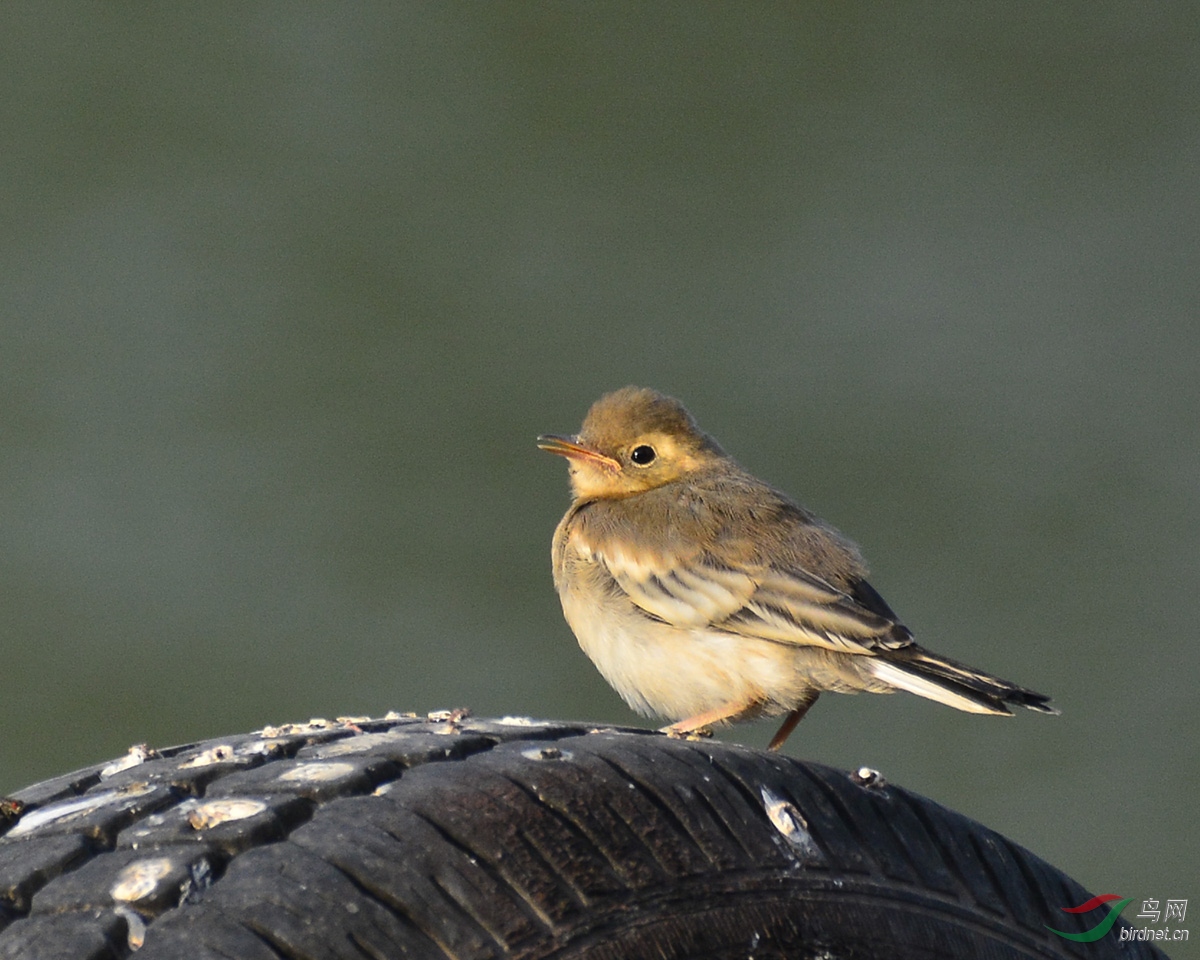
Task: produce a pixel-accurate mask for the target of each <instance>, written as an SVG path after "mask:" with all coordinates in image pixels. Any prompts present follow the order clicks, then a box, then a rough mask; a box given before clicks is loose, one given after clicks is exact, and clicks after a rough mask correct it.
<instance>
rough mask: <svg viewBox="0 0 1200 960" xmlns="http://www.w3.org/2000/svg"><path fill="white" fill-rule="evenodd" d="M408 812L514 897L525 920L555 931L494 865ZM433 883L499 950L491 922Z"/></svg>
mask: <svg viewBox="0 0 1200 960" xmlns="http://www.w3.org/2000/svg"><path fill="white" fill-rule="evenodd" d="M410 812H411V813H412V814H413V815H414V816H415V817H417V818H418V819H420V820H422V821H424V822H425V823H426V824H428V825H429V827H430V828H431V829H433V830H434V831H435V832H436V833H437V834H438V836H439V837H441V838H442V840H443V841H445V843H446V844H448V845H449V846H450V847H452V848H453V849H455V850H457V851H458V852H459V853H460V854H462V855H463V856H464V857H466V858H467V861H468V862H469V863H472V864H474V865H475V866H477V867H479V869H480V870H482V871H483V872H484V873H485V874H487V876H488V878H489V879H490V880H492V882H493V883H496V884H497V885H499V886H502V887H504V888H505V889H506V890H509V891H511V892H512V893H514V894H516V897H515V899H516V900H518V901H519V902H520V903H521V904H523V905H524V906H525V908H526V909H525V910H524V911H523V912H524V913H525V917H526V919H527V920H530V921H532V922H533V923H535V924H540V925H541V926H542V928H543V929H545V930H552V929H553V927H554V925H553V922H552V921H550V919H549V918H548V917H546V916H545V915H544V914H543V913H542V910H541V908H540V907H538V905H537V904H535V903H532V902H531V901H530V900H529V898H528V894H527V892H526V891H525V890H523V889H521V888H519V887H516V886H514V884H513V883H512V882H510V880H509V878H508V877H507V876H506V875H505V874H504V872H503V871H501V870H499V869H497V868H496V866H495V865H494V864H492V863H491V862H490V861H489V860H488V859H487V858H485V857H484V856H483V855H481V854H480V853H478V852H476V851H474V850H472V849H471V847H470V846H469V845H468V844H466V843H464V842H463V841H461V840H460V839H459V838H458V837H456V836H454V835H453V834H452V833H450V831H449V830H447V829H446V828H445V827H443V826H442V825H441V824H440V823H438V822H437V821H435V820H433V819H432V818H431V817H430V816H429V815H428V814H426V813H425V812H424V811H422V810H411V811H410ZM432 882H433V883H434V884H436V885H437V888H438V889H439V890H441V891H442V892H443V893H444V894H445V895H446V896H447V897H449V898H450V899H451V900H452V901H454V902H455V903H457V904H458V905H459V907H460V909H462V910H463V911H464V912H465V913H467V915H468V916H470V917H471V918H472V919H473V920H474V921H475V923H476V924H478V925H479V927H480V928H481V929H483V930H486V931H487V933H488V936H490V937H492V938H493V939H494V940H495V941H496V944H497V945H498V946H500V947H503V945H504V935H503V933H502V932H500V931H498V930H494V929H492V925H491V923H490V921H488V920H486V919H485V918H483V917H480V916H478V915H477V914H475V913H472V912H471V911H470V910H469V909H468V908H467V907H466V905H465V904H463V903H461V901H460V899H459V897H457V896H456V895H455V894H453V893H452V892H451V891H449V890H447V889H446V888H445V886H443V885H442V883H441V882H440V881H439V878H438V877H433V878H432Z"/></svg>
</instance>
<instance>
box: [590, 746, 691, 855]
mask: <svg viewBox="0 0 1200 960" xmlns="http://www.w3.org/2000/svg"><path fill="white" fill-rule="evenodd" d="M600 760H601V761H602V762H603V763H605V764H607V765H608V766H609V767H611V768H612V769H613V770H614V771H615V772H616V773H617V775H618V776H621V777H624V778H625V779H626V780H627V781H629V783H631V784H633V786H634V787H635V789H637V790H639V791H640V794H641V796H642V797H644V798H645V800H646V802H647V803H649V804H650V805H651V806H652V807H654V809H656V810H657V811H658V812H659V813H661V814H662V815H663V817H665V818H666V820H667V823H668V825H669V826H671V827H672V828H674V830H675V831H677V832H678V833H679V834H681V835H682V836H685V837H687V838H688V840H689V841H690V844H691V847H692V848H693V849H694V850H695V851H697V852H699V854H700V855H701V856H702V857H703V858H704V859H705V860H706V861H708V862H709V863H710V864H712V858H711V857H710V856H709V855H708V851H707V850H705V849H704V848H703V847H702V846H701V845H700V844H699V843H698V842H697V840H696V837H695V836H693V835H692V832H691V830H689V829H688V827H687V825H686V824H685V823H684V822H683V821H682V820H681V819H680V817H679V815H678V814H676V813H675V811H674V810H672V809H671V806H670V804H668V803H667V802H666V801H665V800H664V799H663V798H662V796H661V795H660V794H659V793H658V791H657V790H655V789H653V787H652V786H650V785H649V784H646V783H644V782H643V781H642V779H641V778H640V777H635V776H634V775H633V774H632V773H630V772H629V771H628V770H626V769H624V768H623V767H622V766H621V764H620V763H618V762H617V761H616V760H613V759H612V758H611V757H600ZM630 826H631V827H632V826H633V825H632V824H630ZM659 862H660V863H662V861H661V860H660V861H659ZM663 868H664V870H666V872H667V873H668V875H672V876H674V875H677V874H674V873H673V872H672V871H670V870H669V869H668V867H667V864H665V863H663Z"/></svg>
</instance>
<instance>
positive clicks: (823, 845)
mask: <svg viewBox="0 0 1200 960" xmlns="http://www.w3.org/2000/svg"><path fill="white" fill-rule="evenodd" d="M138 750H139V748H135V750H134V751H131V753H130V755H129V756H128V757H126V758H124V759H123V760H121V761H117V762H114V763H113V764H109V765H107V766H96V767H92V768H90V769H87V770H83V771H80V772H79V773H76V774H72V775H70V776H66V777H60V778H58V779H55V780H51V781H47V782H46V783H41V784H38V785H36V786H33V787H29V788H28V789H26V790H23V791H21V792H20V793H18V794H16V795H15V797H13V798H11V800H10V801H8V802H7V804H6V805H0V823H3V827H4V833H3V836H2V837H0V926H2V927H3V929H2V930H0V958H14V960H15V958H22V960H35V958H36V960H42V958H55V960H60V958H61V960H101V958H105V960H110V958H121V957H127V956H129V955H130V954H131V953H132V952H133V951H134V950H135V949H136V950H137V956H138V960H161V958H197V960H218V958H220V960H230V958H238V960H281V958H286V960H334V958H337V960H351V958H353V960H364V958H371V960H383V958H399V957H415V958H462V960H467V958H472V960H475V958H478V960H483V958H498V957H504V958H509V957H512V958H517V957H519V958H529V960H536V958H555V960H607V958H614V960H615V958H630V957H635V958H636V957H654V958H666V960H672V958H690V960H701V958H704V960H733V958H735V957H737V958H746V957H753V958H756V960H772V958H784V957H789V958H800V957H803V958H818V957H829V958H832V957H838V958H851V960H852V958H868V957H886V958H895V960H909V958H931V957H986V958H991V960H1000V958H1041V960H1045V958H1079V957H1096V958H1100V957H1118V956H1120V957H1122V958H1151V957H1162V956H1163V954H1161V953H1159V952H1158V951H1156V950H1154V949H1153V948H1151V947H1149V946H1148V945H1146V944H1144V943H1140V942H1124V943H1122V942H1118V931H1119V930H1120V929H1121V927H1122V926H1125V924H1120V925H1119V926H1118V927H1117V928H1115V930H1114V931H1113V932H1110V933H1109V934H1107V935H1106V936H1105V937H1103V938H1102V939H1101V940H1098V941H1096V942H1094V943H1090V944H1083V943H1075V942H1073V941H1070V940H1066V939H1063V938H1061V937H1058V936H1056V935H1055V934H1053V933H1051V932H1050V931H1049V930H1047V929H1046V925H1047V924H1049V925H1050V926H1053V927H1056V928H1058V929H1062V930H1074V931H1079V930H1083V929H1086V928H1087V927H1089V926H1092V925H1093V924H1094V922H1095V919H1096V916H1095V915H1094V914H1089V915H1085V916H1084V918H1083V919H1081V918H1080V917H1078V916H1073V915H1070V914H1064V913H1062V912H1061V910H1060V908H1061V907H1064V906H1073V905H1076V904H1080V903H1083V902H1084V901H1085V900H1087V899H1088V898H1089V896H1090V895H1089V894H1088V893H1087V892H1086V891H1084V890H1083V889H1082V888H1081V887H1080V886H1079V885H1078V884H1076V883H1075V882H1074V881H1072V880H1071V879H1069V878H1068V877H1066V876H1065V875H1064V874H1062V873H1060V872H1059V871H1058V870H1055V869H1054V868H1053V867H1051V866H1049V865H1048V864H1046V863H1044V862H1043V861H1042V860H1040V859H1038V858H1037V857H1036V856H1034V855H1033V854H1031V853H1029V852H1028V851H1025V850H1023V849H1021V848H1020V847H1018V846H1016V845H1015V844H1013V843H1012V842H1011V841H1009V840H1006V839H1005V838H1004V837H1002V836H1000V835H999V834H997V833H994V832H993V831H991V830H988V829H987V828H986V827H983V826H981V825H980V824H977V823H975V822H973V821H971V820H968V819H967V818H965V817H963V816H960V815H959V814H956V813H954V812H952V811H950V810H947V809H945V808H943V807H941V806H939V805H938V804H936V803H933V802H932V801H930V800H926V799H924V798H922V797H919V796H917V795H915V794H912V793H909V792H908V791H905V790H903V789H901V788H899V787H895V786H890V785H887V784H884V783H883V782H882V781H881V780H878V779H873V778H872V777H870V776H861V775H851V774H847V773H845V772H842V771H838V770H833V769H830V768H828V767H823V766H819V765H817V764H812V763H804V762H801V761H797V760H792V759H789V758H788V757H784V756H780V755H778V754H767V753H762V752H759V751H754V750H749V749H746V748H742V747H738V746H732V745H726V744H721V743H716V742H685V741H679V740H671V739H668V738H666V737H663V736H660V735H655V734H647V733H645V732H642V731H631V730H612V729H603V730H593V729H590V728H588V727H586V726H583V725H579V724H559V723H532V722H530V721H524V720H512V719H509V720H501V721H476V720H469V719H460V718H457V717H456V716H455V715H454V714H449V715H442V716H441V718H440V719H433V720H418V719H416V718H410V717H394V716H393V717H390V718H388V719H384V720H373V721H362V720H359V721H357V722H353V721H343V722H336V723H325V722H323V721H313V722H312V723H310V724H301V725H290V726H288V727H284V728H278V729H272V728H268V729H267V730H265V731H261V732H259V733H255V734H245V735H241V736H236V737H229V738H226V739H224V740H213V741H208V742H205V743H197V744H191V745H188V746H184V747H176V748H172V749H169V750H163V751H160V752H158V753H154V752H153V751H151V752H149V753H147V752H146V751H144V750H142V751H140V752H138ZM1089 917H1090V922H1088V921H1089Z"/></svg>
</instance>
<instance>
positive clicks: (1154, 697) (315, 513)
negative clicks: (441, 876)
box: [0, 2, 1200, 915]
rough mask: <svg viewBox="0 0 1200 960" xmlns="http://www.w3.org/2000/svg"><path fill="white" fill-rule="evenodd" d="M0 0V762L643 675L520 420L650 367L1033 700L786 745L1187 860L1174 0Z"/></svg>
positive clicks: (1181, 123) (1186, 547) (759, 468)
mask: <svg viewBox="0 0 1200 960" xmlns="http://www.w3.org/2000/svg"><path fill="white" fill-rule="evenodd" d="M51 9H54V10H57V12H56V13H55V12H50V11H51ZM22 11H23V12H22ZM0 19H2V21H3V22H2V23H0V63H2V66H0V72H2V76H3V90H2V93H3V96H2V97H0V118H2V121H3V123H2V129H3V144H4V148H3V150H2V151H0V170H2V175H0V190H2V191H3V192H2V195H0V204H2V206H0V238H2V243H3V252H2V256H0V290H2V291H3V308H2V317H3V319H2V321H0V322H2V328H0V439H2V448H0V454H2V455H0V543H2V545H3V546H2V549H0V563H2V564H3V569H2V581H0V584H2V585H0V604H2V608H0V615H2V618H3V625H4V632H3V641H2V650H3V660H2V668H0V729H2V730H3V735H2V737H0V792H2V791H8V790H13V789H16V788H19V787H21V786H23V785H25V784H28V783H30V782H32V781H34V780H37V779H42V778H46V777H49V776H51V775H55V774H58V773H62V772H64V771H66V770H68V769H71V768H73V767H77V766H81V765H84V764H88V763H93V762H96V761H99V760H103V759H106V758H109V757H112V756H114V755H116V754H118V753H121V752H123V751H124V750H125V748H126V747H127V746H129V745H130V744H131V743H135V742H140V741H149V742H150V743H151V745H159V746H162V745H167V744H171V743H178V742H183V741H188V740H194V739H198V738H205V737H213V736H219V735H222V734H226V733H233V732H239V731H243V730H248V729H252V728H257V727H261V726H262V725H264V724H267V723H277V722H282V721H289V720H303V719H306V718H308V717H311V716H334V715H344V714H368V713H369V714H380V713H382V712H384V711H386V710H388V709H392V708H395V709H401V710H418V711H426V710H430V709H435V708H442V707H455V706H469V707H471V708H472V709H473V710H474V711H475V712H476V713H477V714H481V715H496V714H509V713H512V714H530V715H534V716H539V717H563V718H588V719H594V720H599V721H608V722H617V723H645V722H647V721H640V720H638V719H637V718H636V717H634V716H633V715H632V714H630V713H629V712H628V711H627V710H626V709H625V708H624V706H623V704H622V703H621V701H620V700H619V698H618V697H617V695H616V694H615V693H613V692H612V691H611V690H609V688H608V687H607V686H606V685H605V684H604V682H603V681H602V679H601V678H600V677H599V675H598V674H597V673H596V672H595V671H594V669H593V668H592V666H591V665H590V663H588V662H587V660H586V659H585V658H584V656H583V655H582V653H580V651H579V650H578V648H577V646H576V644H575V641H574V639H573V637H572V636H571V634H570V632H569V631H568V629H567V627H566V625H565V624H564V622H563V620H562V617H561V614H560V611H559V608H558V603H557V598H556V597H555V595H554V592H553V589H552V586H551V582H550V570H549V540H550V534H551V531H552V530H553V528H554V525H555V523H556V522H557V520H558V518H559V516H560V515H561V513H562V511H563V510H564V509H565V507H566V505H567V484H566V471H565V469H564V464H563V463H562V461H561V460H559V459H556V458H552V457H549V456H547V455H546V454H544V453H540V452H539V451H538V450H537V449H536V448H535V446H534V437H535V436H536V435H537V434H538V433H541V432H573V431H574V430H575V429H576V428H577V427H578V425H579V422H580V420H581V419H582V417H583V414H584V412H585V411H586V409H587V407H588V405H589V404H590V403H591V402H592V400H594V399H595V398H596V397H597V396H599V395H600V394H601V393H603V392H604V391H606V390H609V389H613V388H615V387H619V386H622V385H624V384H627V383H637V384H643V385H649V386H654V387H657V388H659V389H662V390H664V391H667V392H670V393H673V394H675V395H677V396H679V397H680V398H681V399H683V400H684V401H685V402H686V403H687V404H688V405H689V407H690V408H691V409H692V411H693V413H694V414H695V415H696V416H697V418H698V419H699V421H700V423H701V424H702V425H703V426H704V427H705V428H706V429H707V430H709V431H710V432H712V433H713V434H714V435H715V436H716V437H717V438H719V439H720V440H721V442H722V443H723V444H724V445H725V447H726V448H727V449H728V450H729V451H730V452H731V453H732V454H734V456H736V457H737V458H738V459H739V460H740V461H741V462H742V463H743V464H744V465H745V466H747V467H748V468H749V469H751V470H752V471H754V472H755V473H757V474H759V475H760V476H762V477H764V478H765V479H768V480H770V481H772V482H773V483H775V484H777V485H778V486H781V487H782V488H784V489H786V490H788V491H789V492H791V493H792V494H793V495H794V496H796V498H797V499H799V500H800V501H801V502H802V503H805V504H806V505H808V506H809V507H811V508H812V509H814V510H816V511H817V512H818V513H820V514H822V515H823V516H825V517H826V518H827V519H829V520H830V521H831V522H833V523H835V524H836V525H837V526H839V527H840V528H841V529H843V530H844V531H845V532H846V533H847V534H848V535H850V536H851V537H853V538H854V539H856V540H858V542H859V543H861V544H862V546H863V548H864V550H865V552H866V554H867V556H868V558H869V559H870V560H871V562H872V568H873V577H872V579H873V582H874V583H875V585H876V586H877V587H878V588H879V590H880V591H881V592H882V593H883V594H884V596H885V597H887V599H888V600H889V602H890V603H891V604H892V606H894V607H895V608H896V609H897V610H898V611H899V612H900V614H901V615H902V616H903V617H904V618H905V620H906V621H907V622H908V624H909V625H910V626H911V627H912V628H913V629H914V630H915V631H916V633H917V634H918V637H919V638H920V639H921V640H922V641H924V642H925V643H926V644H927V645H928V646H930V647H932V648H933V649H935V650H937V651H939V652H942V653H945V654H948V655H950V656H953V657H956V658H960V659H963V660H966V661H968V662H969V663H971V664H973V665H976V666H979V667H982V668H985V669H988V670H991V671H994V672H996V673H998V674H1000V675H1002V676H1004V677H1009V678H1011V679H1014V680H1016V681H1018V682H1020V683H1023V684H1026V685H1028V686H1031V687H1033V688H1035V689H1037V690H1041V691H1044V692H1047V693H1050V694H1052V695H1054V697H1055V699H1056V703H1057V704H1058V705H1059V706H1060V707H1061V708H1062V710H1063V716H1062V717H1060V718H1047V717H1041V716H1036V715H1033V714H1027V713H1022V715H1021V716H1018V717H1016V718H1015V719H1013V720H1007V721H1004V720H997V719H992V718H983V717H974V716H968V715H965V714H960V713H956V712H954V711H951V710H948V709H946V708H944V707H941V706H938V705H935V704H931V703H928V702H926V701H922V700H919V699H917V698H915V697H911V696H907V695H898V696H895V697H871V696H861V697H855V698H850V697H839V696H836V695H829V696H827V697H825V698H824V699H823V700H822V702H821V703H820V705H819V706H818V707H817V709H815V710H814V711H813V713H812V714H811V715H810V716H809V718H808V719H807V720H806V721H805V722H804V724H803V726H802V727H801V728H800V729H799V731H798V732H797V733H796V734H795V735H794V736H793V738H792V740H791V741H790V743H789V746H788V750H789V751H790V752H791V753H793V754H795V755H799V756H804V757H807V758H810V759H815V760H819V761H822V762H825V763H830V764H834V765H838V766H843V767H852V766H858V765H861V764H868V765H871V766H874V767H877V768H879V769H880V770H881V771H882V772H883V773H884V774H885V775H886V776H887V777H888V778H889V779H890V780H891V781H893V782H896V783H900V784H903V785H904V786H907V787H909V788H912V789H914V790H917V791H919V792H921V793H924V794H926V795H928V796H931V797H934V798H936V799H938V800H940V801H941V802H943V803H945V804H947V805H949V806H951V807H954V808H957V809H958V810H961V811H962V812H964V813H966V814H968V815H970V816H972V817H975V818H977V819H980V820H982V821H983V822H985V823H987V824H988V825H990V826H992V827H995V828H996V829H998V830H1001V831H1002V832H1004V833H1006V834H1008V835H1009V836H1011V837H1013V838H1014V839H1016V840H1017V841H1019V842H1020V843H1022V844H1025V845H1026V846H1028V847H1030V848H1032V849H1033V850H1034V851H1036V852H1037V853H1039V854H1041V855H1042V856H1044V857H1045V858H1046V859H1048V860H1050V861H1051V862H1053V863H1054V864H1056V865H1058V866H1060V867H1062V868H1064V869H1065V870H1067V871H1068V872H1070V873H1072V874H1073V875H1075V876H1076V877H1077V878H1078V879H1079V880H1081V881H1082V882H1084V883H1085V884H1087V885H1088V886H1089V887H1091V888H1092V889H1093V890H1094V891H1098V892H1110V891H1116V892H1119V893H1120V894H1121V895H1123V896H1130V897H1135V898H1142V897H1158V898H1163V899H1165V898H1168V897H1169V898H1187V897H1189V896H1190V897H1197V896H1200V888H1197V887H1196V884H1195V880H1196V872H1195V865H1196V862H1197V855H1198V852H1200V851H1198V845H1197V843H1196V839H1197V837H1196V825H1195V815H1194V814H1195V804H1196V800H1195V796H1196V790H1197V787H1200V782H1198V778H1197V748H1196V742H1197V734H1198V733H1200V724H1198V722H1197V721H1198V717H1197V713H1198V711H1197V697H1196V681H1197V669H1196V668H1197V653H1196V639H1195V629H1196V620H1197V614H1198V613H1200V603H1198V601H1197V593H1198V592H1200V591H1198V589H1197V588H1198V584H1197V574H1198V572H1200V565H1198V564H1197V554H1198V551H1197V544H1198V542H1200V509H1198V506H1197V494H1198V493H1200V443H1198V440H1200V428H1198V426H1197V415H1198V413H1200V403H1198V400H1200V396H1198V393H1200V390H1198V387H1197V382H1198V375H1200V13H1198V8H1197V7H1196V6H1195V5H1194V4H1187V3H1165V2H1164V3H1132V2H1114V3H1098V4H1073V5H1068V6H1066V7H1063V6H1061V5H1046V4H1041V3H1032V2H1030V3H1014V2H1008V3H999V4H992V5H983V6H980V5H964V4H958V3H931V4H915V5H882V4H881V5H878V6H871V5H867V6H860V5H844V4H840V3H824V4H821V3H818V4H804V5H800V4H775V5H771V4H754V5H742V4H732V3H730V4H717V5H713V4H677V5H641V4H605V3H591V4H577V5H575V4H544V3H526V4H467V3H458V4H439V5H414V4H357V5H328V4H315V3H286V4H285V3H275V4H270V3H268V4H257V5H251V6H247V5H242V4H227V3H208V4H196V5H189V6H176V7H162V6H159V7H154V8H147V7H143V6H138V5H126V4H103V5H101V4H93V5H86V6H78V7H74V8H71V7H59V8H46V7H40V6H36V5H32V4H31V5H26V6H23V7H14V6H9V7H6V8H5V10H4V12H3V13H2V14H0ZM771 732H772V727H771V725H770V724H769V723H763V724H759V725H756V726H752V727H742V728H737V729H736V730H732V731H728V732H726V733H724V734H723V737H724V738H725V739H729V740H735V741H739V742H746V743H751V744H755V745H758V746H762V745H764V744H765V743H766V740H767V739H768V737H769V736H770V734H771ZM1130 913H1131V915H1132V911H1130Z"/></svg>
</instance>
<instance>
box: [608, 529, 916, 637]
mask: <svg viewBox="0 0 1200 960" xmlns="http://www.w3.org/2000/svg"><path fill="white" fill-rule="evenodd" d="M593 558H594V559H596V560H598V561H599V562H600V563H602V564H603V565H604V567H605V568H606V569H607V571H608V573H609V575H610V576H611V577H612V579H613V581H614V582H615V583H616V585H617V586H618V587H620V589H621V590H622V591H623V592H624V593H625V594H626V595H627V596H628V597H629V599H630V600H631V601H632V602H633V603H634V604H636V605H637V606H638V607H639V608H641V609H642V610H643V611H644V612H646V613H647V614H649V615H650V616H653V617H656V618H657V619H659V620H663V621H665V622H667V623H670V624H673V625H674V626H677V627H685V628H686V627H701V628H703V627H708V628H711V629H715V630H720V631H723V632H726V633H735V634H741V635H743V636H749V637H758V638H761V639H763V640H773V641H776V642H778V643H788V644H798V645H802V646H818V647H826V648H828V649H830V650H838V651H840V652H843V653H859V654H863V653H875V652H878V651H882V650H890V649H896V648H899V647H904V646H908V645H909V644H911V643H912V642H913V641H912V635H911V634H910V633H909V632H908V630H907V628H905V627H904V626H902V625H900V624H899V623H898V622H897V621H896V619H895V615H894V614H892V613H891V610H890V609H889V608H888V606H887V604H886V603H884V602H883V599H882V598H881V597H880V596H879V595H878V594H877V593H875V591H874V590H873V589H872V588H871V586H870V584H868V583H867V582H866V581H865V580H862V581H858V582H857V583H856V584H855V585H854V586H853V587H852V588H851V592H846V591H844V590H839V589H837V588H836V587H834V586H832V585H831V584H829V583H827V582H826V581H824V580H822V579H821V578H820V577H817V576H815V575H813V574H811V573H809V572H807V571H805V570H803V569H798V568H791V569H780V568H779V567H773V566H768V565H765V564H764V565H758V564H752V565H744V566H742V567H740V568H739V569H736V570H735V569H732V568H730V567H728V566H723V565H721V564H719V563H717V562H714V561H713V560H712V559H711V558H708V557H705V556H703V555H695V556H692V557H688V558H679V557H674V558H671V559H670V560H668V561H666V562H655V563H646V562H644V561H641V560H637V559H634V558H631V557H630V556H629V555H628V554H626V553H624V552H623V551H620V550H607V551H603V552H598V553H596V554H593Z"/></svg>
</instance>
